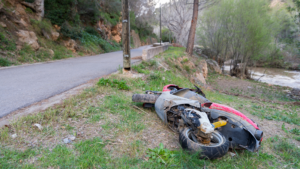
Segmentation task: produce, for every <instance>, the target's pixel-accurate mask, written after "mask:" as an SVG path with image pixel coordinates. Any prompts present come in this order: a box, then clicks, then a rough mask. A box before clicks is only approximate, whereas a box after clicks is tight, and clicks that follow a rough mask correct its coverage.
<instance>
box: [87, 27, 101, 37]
mask: <svg viewBox="0 0 300 169" xmlns="http://www.w3.org/2000/svg"><path fill="white" fill-rule="evenodd" d="M84 31H85V32H87V33H89V34H91V35H95V36H98V35H99V33H98V31H97V30H96V29H95V28H93V27H91V26H87V27H86V28H85V29H84Z"/></svg>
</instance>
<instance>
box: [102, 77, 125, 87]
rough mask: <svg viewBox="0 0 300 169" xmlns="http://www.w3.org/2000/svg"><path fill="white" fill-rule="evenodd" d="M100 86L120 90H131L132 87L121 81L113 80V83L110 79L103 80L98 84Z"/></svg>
mask: <svg viewBox="0 0 300 169" xmlns="http://www.w3.org/2000/svg"><path fill="white" fill-rule="evenodd" d="M98 85H99V86H110V87H115V88H118V89H120V90H129V89H130V87H129V86H128V85H127V84H126V82H125V81H123V80H122V81H119V80H117V79H113V80H112V81H111V80H110V79H104V78H101V79H100V80H99V82H98Z"/></svg>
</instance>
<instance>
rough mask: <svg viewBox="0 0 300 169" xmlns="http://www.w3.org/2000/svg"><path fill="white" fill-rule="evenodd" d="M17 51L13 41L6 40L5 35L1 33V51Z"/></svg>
mask: <svg viewBox="0 0 300 169" xmlns="http://www.w3.org/2000/svg"><path fill="white" fill-rule="evenodd" d="M16 49H17V47H16V44H15V43H14V42H13V41H12V40H9V39H8V38H6V37H5V35H4V34H3V33H2V32H0V50H9V51H14V50H16Z"/></svg>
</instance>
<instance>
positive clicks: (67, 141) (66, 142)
mask: <svg viewBox="0 0 300 169" xmlns="http://www.w3.org/2000/svg"><path fill="white" fill-rule="evenodd" d="M63 142H64V143H65V144H69V143H72V141H71V140H70V139H69V138H65V139H63Z"/></svg>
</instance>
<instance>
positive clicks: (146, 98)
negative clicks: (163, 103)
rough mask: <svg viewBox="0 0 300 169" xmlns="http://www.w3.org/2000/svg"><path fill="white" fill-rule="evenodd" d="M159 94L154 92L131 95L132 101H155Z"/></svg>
mask: <svg viewBox="0 0 300 169" xmlns="http://www.w3.org/2000/svg"><path fill="white" fill-rule="evenodd" d="M159 96H160V95H155V94H134V95H132V101H133V102H141V103H155V102H156V100H157V98H158V97H159Z"/></svg>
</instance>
